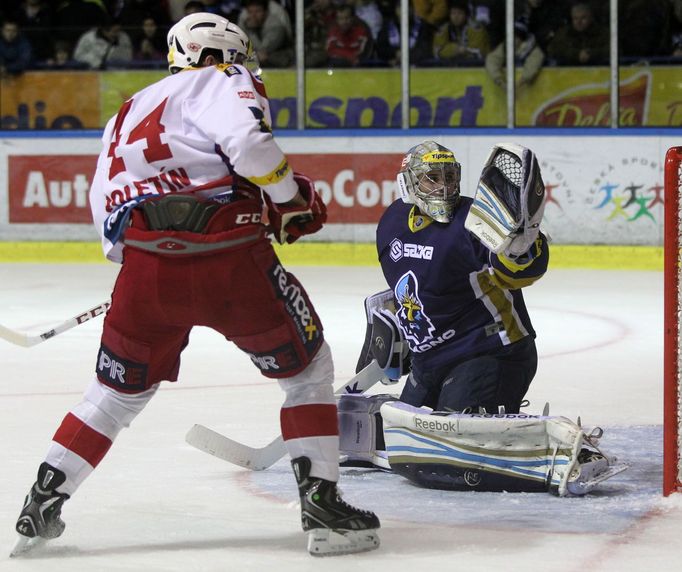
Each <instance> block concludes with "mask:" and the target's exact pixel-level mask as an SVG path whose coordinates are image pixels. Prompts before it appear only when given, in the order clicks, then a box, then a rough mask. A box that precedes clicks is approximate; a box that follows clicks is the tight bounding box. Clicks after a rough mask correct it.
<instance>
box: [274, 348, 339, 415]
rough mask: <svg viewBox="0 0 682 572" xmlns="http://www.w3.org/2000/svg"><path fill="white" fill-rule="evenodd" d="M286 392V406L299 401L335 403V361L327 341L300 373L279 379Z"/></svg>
mask: <svg viewBox="0 0 682 572" xmlns="http://www.w3.org/2000/svg"><path fill="white" fill-rule="evenodd" d="M278 381H279V385H280V387H281V388H282V389H283V390H284V391H285V392H286V394H287V399H286V402H285V406H288V405H291V404H297V403H313V402H314V403H334V389H333V384H334V362H333V360H332V353H331V349H330V348H329V344H327V342H322V345H321V346H320V349H319V351H318V352H317V354H315V357H314V358H313V360H312V361H311V362H310V363H309V364H308V366H307V367H306V368H305V369H304V370H303V371H302V372H300V373H298V374H296V375H293V376H291V377H284V378H281V379H279V380H278Z"/></svg>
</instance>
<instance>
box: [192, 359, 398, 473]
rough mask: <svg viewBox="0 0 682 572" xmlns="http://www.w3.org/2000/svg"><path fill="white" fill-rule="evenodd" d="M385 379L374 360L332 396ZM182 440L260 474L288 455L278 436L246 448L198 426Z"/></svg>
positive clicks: (363, 388) (364, 388) (360, 390)
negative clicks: (259, 444) (263, 444)
mask: <svg viewBox="0 0 682 572" xmlns="http://www.w3.org/2000/svg"><path fill="white" fill-rule="evenodd" d="M385 377H386V376H385V375H384V371H383V370H382V369H381V368H380V367H379V365H378V364H377V362H376V360H372V361H371V362H370V364H369V365H368V366H367V367H365V368H364V369H362V370H361V371H360V372H358V373H357V374H356V375H355V377H354V378H353V379H351V380H350V381H349V382H348V383H346V384H345V385H342V386H341V387H340V388H339V389H337V390H336V391H335V393H334V394H335V395H343V394H346V393H364V392H365V391H367V390H368V389H369V388H370V387H372V386H373V385H374V384H376V383H377V382H379V381H380V380H381V379H383V378H385ZM185 441H186V442H187V443H188V444H189V445H191V446H192V447H195V448H197V449H199V450H200V451H204V452H205V453H208V454H209V455H213V456H214V457H218V458H219V459H222V460H223V461H227V462H228V463H233V464H235V465H239V466H240V467H244V468H245V469H251V470H252V471H262V470H264V469H267V468H268V467H271V466H272V465H274V464H275V463H276V462H277V461H279V460H280V459H281V458H282V457H284V455H286V452H287V450H286V447H285V445H284V440H283V439H282V436H281V435H280V436H279V437H277V438H276V439H274V440H273V441H271V442H270V443H268V444H267V445H265V446H264V447H249V446H248V445H244V444H243V443H239V442H237V441H235V440H233V439H230V438H229V437H226V436H225V435H221V434H220V433H217V432H215V431H213V430H211V429H209V428H208V427H204V426H203V425H199V424H197V425H194V426H193V427H192V428H191V429H190V430H189V431H188V432H187V435H186V436H185Z"/></svg>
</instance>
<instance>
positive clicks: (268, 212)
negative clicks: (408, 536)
mask: <svg viewBox="0 0 682 572" xmlns="http://www.w3.org/2000/svg"><path fill="white" fill-rule="evenodd" d="M168 46H169V53H168V61H169V70H170V71H171V74H172V75H170V76H169V77H167V78H165V79H162V80H161V81H159V82H157V83H155V84H153V85H151V86H149V87H147V88H146V89H143V90H141V91H140V92H138V93H136V94H135V95H133V96H132V97H131V98H130V99H129V100H128V101H126V102H125V103H124V104H123V106H122V107H121V109H120V110H119V112H118V114H117V115H116V116H115V117H113V118H112V119H111V120H110V121H109V122H108V124H107V126H106V128H105V130H104V134H103V138H102V144H103V150H102V152H101V154H100V157H99V160H98V163H97V170H96V174H95V177H94V181H93V184H92V188H91V191H90V202H91V207H92V213H93V219H94V222H95V225H96V227H97V230H98V232H99V233H100V235H101V237H102V245H103V249H104V253H105V254H106V256H107V258H109V259H110V260H112V261H115V262H121V263H122V269H121V271H120V273H119V276H118V278H117V282H116V285H115V287H114V291H113V295H112V305H111V308H110V310H109V312H108V313H107V316H106V318H105V321H104V327H103V332H102V341H101V346H100V349H99V352H98V356H97V360H96V371H95V376H94V379H93V380H92V382H91V383H90V385H89V386H88V387H87V389H86V391H85V395H84V398H83V400H82V401H81V402H80V403H79V404H78V405H76V406H75V407H74V408H73V409H72V410H71V411H70V412H69V413H68V414H67V415H66V417H65V418H64V420H63V421H62V423H61V425H60V426H59V428H58V429H57V431H56V433H55V435H54V437H53V439H52V443H51V445H50V448H49V450H48V452H47V455H46V457H45V459H44V462H43V463H42V464H41V465H40V467H39V470H38V479H37V482H36V483H35V484H34V485H33V487H32V488H31V490H30V492H29V494H28V496H27V497H26V501H25V504H24V507H23V509H22V511H21V514H20V517H19V519H18V521H17V525H16V530H17V531H18V533H19V535H20V541H19V543H18V545H17V548H16V549H15V553H16V554H18V553H20V552H21V551H23V550H26V549H28V548H29V547H31V546H32V545H34V544H35V543H37V542H40V541H41V540H44V539H50V538H56V537H58V536H60V535H61V534H62V532H63V531H64V527H65V525H64V522H63V521H62V520H61V510H62V506H63V504H64V502H65V501H66V500H67V499H69V497H71V496H72V495H73V494H74V493H75V492H76V490H77V489H78V487H79V486H80V485H81V483H82V482H83V480H84V479H85V478H86V477H87V476H88V475H89V474H90V473H91V472H92V471H93V469H94V468H95V467H96V466H97V465H98V463H99V462H100V461H101V460H102V458H103V457H104V456H105V455H106V453H107V451H108V449H109V447H110V446H111V445H112V443H113V441H114V439H115V438H116V436H117V435H118V433H119V432H120V431H121V429H123V428H124V427H128V426H129V425H130V423H131V421H132V420H133V419H134V418H135V417H136V415H137V414H138V413H140V412H141V411H142V409H143V408H144V406H145V405H146V404H147V403H148V401H149V400H150V399H151V397H152V396H153V395H154V393H155V392H156V390H157V389H158V386H159V384H160V382H161V381H163V380H168V381H175V380H177V377H178V370H179V366H180V354H181V352H182V350H183V348H184V347H185V346H186V344H187V342H188V338H189V333H190V331H191V329H192V327H193V326H195V325H203V326H208V327H211V328H213V329H215V330H217V331H218V332H220V333H221V334H223V335H224V336H225V337H226V338H227V339H228V340H230V341H232V342H234V343H235V344H236V345H237V346H238V347H239V348H240V349H242V350H243V351H245V352H246V353H247V354H249V356H250V358H251V360H252V361H253V363H254V364H255V365H256V367H258V368H259V369H260V371H261V373H262V374H263V375H264V376H266V377H269V378H273V379H277V380H278V382H279V384H280V386H281V387H282V389H283V390H284V392H285V394H286V399H285V402H284V404H283V406H282V409H281V430H282V435H283V437H284V440H285V442H286V444H287V448H288V451H289V453H290V455H291V458H292V465H293V469H294V473H295V477H296V480H297V482H298V488H299V493H300V498H301V513H302V524H303V529H304V530H305V531H307V532H309V540H308V549H309V551H310V553H311V554H313V555H325V554H340V553H346V552H359V551H363V550H370V549H373V548H376V547H377V546H378V545H379V539H378V536H377V534H376V530H377V529H378V528H379V520H378V518H377V517H376V515H374V514H373V513H372V512H369V511H363V510H360V509H357V508H354V507H352V506H350V505H348V504H347V503H345V502H344V501H343V500H342V499H341V497H340V494H339V491H338V489H337V486H336V482H337V480H338V478H339V469H338V458H339V449H338V447H339V445H338V425H337V410H336V403H335V400H334V395H333V389H332V383H333V363H332V356H331V352H330V349H329V346H328V345H327V343H326V342H325V341H324V337H323V332H322V324H321V323H320V320H319V318H318V316H317V314H316V313H315V310H314V308H313V305H312V303H311V302H310V300H309V298H308V296H307V294H306V292H305V290H304V289H303V287H302V286H301V285H300V283H299V282H298V281H297V280H296V278H295V277H294V276H293V275H292V274H290V273H289V272H287V271H286V270H285V269H284V268H283V267H282V265H281V263H280V262H279V260H278V259H277V256H276V254H275V252H274V250H273V248H272V244H271V242H270V239H269V238H268V236H267V233H268V232H272V233H273V234H274V236H275V238H276V239H277V240H278V242H280V243H292V242H294V241H295V240H296V239H298V238H299V237H300V236H303V235H306V234H310V233H314V232H316V231H317V230H319V229H320V228H321V226H322V224H323V223H324V222H325V220H326V208H325V205H324V203H323V202H322V200H321V198H320V196H319V195H318V194H317V193H316V191H315V188H314V186H313V184H312V182H311V181H310V180H309V179H308V178H306V177H305V176H302V175H299V174H296V173H293V172H292V170H291V168H290V167H289V165H288V163H287V159H286V157H285V156H284V154H283V153H282V151H281V150H280V148H279V146H278V145H277V144H276V143H275V141H274V139H273V136H272V133H271V131H270V123H271V119H270V109H269V104H268V99H267V97H266V93H265V89H264V86H263V83H262V82H261V81H260V79H259V78H258V77H256V76H254V75H253V74H252V73H251V71H250V70H249V69H248V68H247V67H246V66H245V64H247V63H248V62H247V60H248V59H249V57H250V56H251V52H252V50H251V46H250V42H249V40H248V38H247V36H246V35H245V34H244V32H243V31H242V30H241V29H239V28H238V27H237V26H235V25H234V24H231V23H229V22H228V21H227V20H225V19H223V18H220V17H218V16H216V15H213V14H208V13H199V14H192V15H189V16H187V17H185V18H183V19H182V20H180V21H179V22H178V23H177V24H175V25H174V26H173V27H172V28H171V30H170V31H169V34H168ZM176 72H181V73H176ZM266 217H267V219H268V222H267V226H266V224H265V218H266Z"/></svg>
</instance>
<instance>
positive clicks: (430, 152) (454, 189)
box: [397, 141, 462, 222]
mask: <svg viewBox="0 0 682 572" xmlns="http://www.w3.org/2000/svg"><path fill="white" fill-rule="evenodd" d="M461 177H462V167H461V165H460V164H459V163H458V162H457V159H455V154H454V153H453V152H452V151H450V149H448V148H446V147H443V146H442V145H439V144H438V143H436V142H435V141H424V142H422V143H420V144H419V145H415V146H414V147H412V148H411V149H410V150H409V151H408V152H407V155H405V158H404V159H403V163H402V165H401V167H400V171H399V173H398V177H397V180H398V188H399V189H400V195H401V198H402V199H403V201H404V202H406V203H409V204H415V205H417V207H419V210H420V211H421V212H422V214H425V215H426V216H429V217H431V218H432V219H433V220H435V221H437V222H450V221H451V220H452V219H453V217H454V211H455V207H456V206H457V203H458V201H459V191H460V187H459V183H460V179H461Z"/></svg>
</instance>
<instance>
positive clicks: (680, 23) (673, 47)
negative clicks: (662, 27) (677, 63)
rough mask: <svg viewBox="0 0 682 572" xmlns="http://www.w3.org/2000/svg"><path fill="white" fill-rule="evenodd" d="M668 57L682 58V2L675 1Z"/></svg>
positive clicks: (681, 0) (680, 0)
mask: <svg viewBox="0 0 682 572" xmlns="http://www.w3.org/2000/svg"><path fill="white" fill-rule="evenodd" d="M666 55H669V56H672V57H674V58H682V0H673V14H672V17H671V22H670V48H669V50H668V52H667V54H666Z"/></svg>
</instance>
